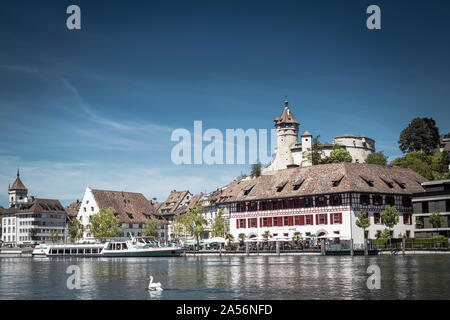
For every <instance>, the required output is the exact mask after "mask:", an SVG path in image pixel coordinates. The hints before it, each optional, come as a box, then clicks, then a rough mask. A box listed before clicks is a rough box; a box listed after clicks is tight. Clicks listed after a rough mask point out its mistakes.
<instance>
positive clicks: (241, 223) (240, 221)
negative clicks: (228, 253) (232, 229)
mask: <svg viewBox="0 0 450 320" xmlns="http://www.w3.org/2000/svg"><path fill="white" fill-rule="evenodd" d="M236 228H238V229H243V228H245V219H237V220H236Z"/></svg>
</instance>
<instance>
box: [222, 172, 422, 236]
mask: <svg viewBox="0 0 450 320" xmlns="http://www.w3.org/2000/svg"><path fill="white" fill-rule="evenodd" d="M424 181H426V179H425V178H424V177H422V176H421V175H419V174H417V173H415V172H414V171H412V170H410V169H404V168H394V167H388V166H381V165H373V164H361V163H334V164H323V165H315V166H308V167H292V168H288V169H284V170H278V171H273V172H272V173H271V174H263V175H261V176H260V177H257V178H254V179H245V180H241V181H234V182H232V183H230V184H229V185H228V186H227V187H226V188H224V190H223V192H222V193H221V195H220V199H219V201H218V202H219V203H220V204H221V206H223V208H224V211H226V213H227V215H229V217H230V232H231V233H232V234H233V236H234V237H235V238H237V237H238V236H239V234H241V233H243V234H245V235H246V237H247V238H253V237H256V238H258V237H259V238H261V237H262V235H263V234H264V232H265V231H269V232H270V234H271V235H272V236H279V237H289V238H292V236H293V235H294V233H295V232H300V233H301V235H302V237H321V236H327V235H329V236H330V238H331V237H333V238H338V239H353V240H354V241H355V243H363V241H364V240H363V239H364V238H365V237H367V238H376V237H377V235H378V234H379V233H380V232H381V231H382V230H383V229H384V228H386V227H385V226H384V225H383V221H382V219H381V217H380V212H381V211H382V210H384V209H385V207H386V205H387V204H389V205H391V206H395V207H396V209H397V210H398V212H399V216H400V217H399V218H400V219H399V223H398V224H397V225H396V226H395V228H394V230H393V231H394V236H395V237H398V236H399V235H405V236H407V237H412V236H414V235H413V233H414V225H413V223H412V213H413V208H412V202H411V195H412V194H413V193H415V192H423V190H424V189H423V187H422V185H421V183H423V182H424ZM362 210H364V211H366V212H367V213H368V215H369V217H370V222H371V226H370V227H369V228H368V229H367V230H366V234H365V235H364V231H363V230H362V229H360V228H358V227H357V226H356V224H355V221H356V219H357V216H358V214H359V212H361V211H362Z"/></svg>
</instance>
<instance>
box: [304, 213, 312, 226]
mask: <svg viewBox="0 0 450 320" xmlns="http://www.w3.org/2000/svg"><path fill="white" fill-rule="evenodd" d="M305 224H306V225H312V224H313V219H312V214H307V215H305Z"/></svg>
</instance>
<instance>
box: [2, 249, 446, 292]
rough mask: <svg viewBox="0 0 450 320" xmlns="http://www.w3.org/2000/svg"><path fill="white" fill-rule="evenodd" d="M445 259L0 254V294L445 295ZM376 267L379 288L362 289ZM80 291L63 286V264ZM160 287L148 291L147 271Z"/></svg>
mask: <svg viewBox="0 0 450 320" xmlns="http://www.w3.org/2000/svg"><path fill="white" fill-rule="evenodd" d="M449 262H450V257H448V256H443V255H442V256H438V255H435V256H379V257H372V256H371V257H349V256H344V257H339V256H336V257H323V256H279V257H278V256H250V257H245V256H233V257H230V256H222V257H198V256H197V257H179V258H98V259H89V258H79V257H78V258H77V257H73V258H62V257H61V258H53V259H49V258H42V259H26V258H4V259H0V299H449V298H450V289H449V287H448V285H447V284H448V283H449V280H450V276H449V269H450V268H449V265H450V264H449ZM371 264H377V265H378V266H379V267H380V268H381V290H369V289H367V286H366V281H367V278H368V277H369V274H367V273H366V270H367V267H368V266H369V265H371ZM70 265H77V266H79V267H80V271H81V289H80V290H69V289H67V286H66V281H67V278H68V277H69V274H67V273H66V270H67V267H68V266H70ZM150 275H153V277H154V281H155V282H161V284H162V287H163V289H164V290H163V291H160V292H151V291H148V290H147V288H148V280H147V278H148V276H150Z"/></svg>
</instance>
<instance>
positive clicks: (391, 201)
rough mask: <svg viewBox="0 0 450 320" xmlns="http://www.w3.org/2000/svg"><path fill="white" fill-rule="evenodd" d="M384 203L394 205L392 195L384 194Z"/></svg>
mask: <svg viewBox="0 0 450 320" xmlns="http://www.w3.org/2000/svg"><path fill="white" fill-rule="evenodd" d="M385 201H386V204H388V205H390V206H394V205H395V199H394V196H386V200H385Z"/></svg>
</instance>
